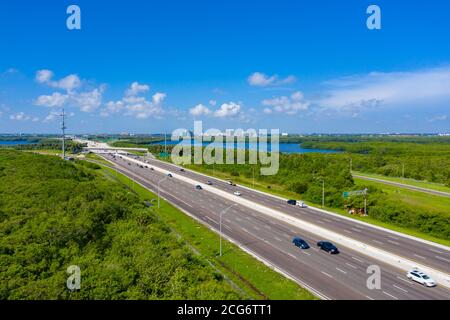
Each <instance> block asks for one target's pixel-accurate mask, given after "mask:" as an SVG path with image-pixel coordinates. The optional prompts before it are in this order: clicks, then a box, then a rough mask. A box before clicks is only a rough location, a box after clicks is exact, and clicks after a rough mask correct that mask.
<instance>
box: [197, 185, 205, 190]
mask: <svg viewBox="0 0 450 320" xmlns="http://www.w3.org/2000/svg"><path fill="white" fill-rule="evenodd" d="M195 189H197V190H202V189H203V188H202V186H201V185H199V184H198V185H196V186H195Z"/></svg>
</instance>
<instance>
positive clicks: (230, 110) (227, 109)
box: [214, 102, 241, 118]
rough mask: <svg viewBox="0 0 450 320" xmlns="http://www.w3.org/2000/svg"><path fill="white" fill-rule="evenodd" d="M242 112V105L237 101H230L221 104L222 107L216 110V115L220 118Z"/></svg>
mask: <svg viewBox="0 0 450 320" xmlns="http://www.w3.org/2000/svg"><path fill="white" fill-rule="evenodd" d="M240 112H241V106H240V105H239V104H237V103H234V102H230V103H224V104H222V105H221V106H220V109H218V110H216V111H215V112H214V116H215V117H218V118H227V117H234V116H236V115H238V114H240Z"/></svg>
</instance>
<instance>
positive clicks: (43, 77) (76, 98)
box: [35, 69, 105, 112]
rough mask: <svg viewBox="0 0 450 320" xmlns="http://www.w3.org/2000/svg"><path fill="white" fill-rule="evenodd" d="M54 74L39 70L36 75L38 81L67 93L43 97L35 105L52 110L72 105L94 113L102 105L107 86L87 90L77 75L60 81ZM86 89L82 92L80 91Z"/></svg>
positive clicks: (55, 93)
mask: <svg viewBox="0 0 450 320" xmlns="http://www.w3.org/2000/svg"><path fill="white" fill-rule="evenodd" d="M53 77H54V74H53V72H52V71H51V70H46V69H44V70H39V71H38V72H37V73H36V81H37V82H38V83H41V84H45V85H47V86H49V87H51V88H55V89H59V90H63V91H65V93H61V92H59V91H56V92H53V93H52V94H51V95H41V96H39V97H38V98H37V99H36V100H35V105H37V106H44V107H50V108H61V107H63V106H65V105H71V106H74V107H77V108H79V109H80V110H81V111H82V112H92V111H94V110H96V109H97V108H98V107H99V106H100V105H101V104H102V98H103V93H104V91H105V86H104V85H101V86H99V87H98V88H94V89H92V88H90V89H87V88H86V87H87V86H86V85H83V81H81V80H80V78H79V77H78V76H77V75H75V74H71V75H68V76H66V77H64V78H62V79H60V80H53ZM82 87H83V89H84V91H81V90H79V89H82Z"/></svg>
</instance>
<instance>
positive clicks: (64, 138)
mask: <svg viewBox="0 0 450 320" xmlns="http://www.w3.org/2000/svg"><path fill="white" fill-rule="evenodd" d="M61 117H62V123H61V130H62V158H63V160H64V159H66V129H67V128H66V122H65V114H64V107H63V108H62V114H61Z"/></svg>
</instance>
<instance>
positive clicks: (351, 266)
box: [345, 263, 358, 269]
mask: <svg viewBox="0 0 450 320" xmlns="http://www.w3.org/2000/svg"><path fill="white" fill-rule="evenodd" d="M345 264H346V265H348V266H349V267H350V268H353V269H358V267H356V266H354V265H352V264H350V263H345Z"/></svg>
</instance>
